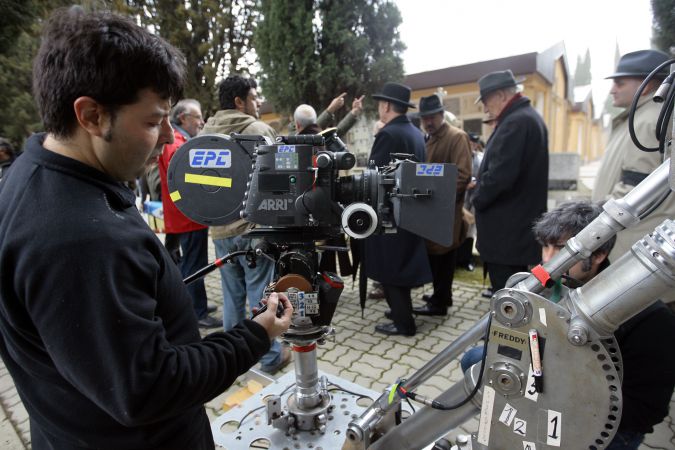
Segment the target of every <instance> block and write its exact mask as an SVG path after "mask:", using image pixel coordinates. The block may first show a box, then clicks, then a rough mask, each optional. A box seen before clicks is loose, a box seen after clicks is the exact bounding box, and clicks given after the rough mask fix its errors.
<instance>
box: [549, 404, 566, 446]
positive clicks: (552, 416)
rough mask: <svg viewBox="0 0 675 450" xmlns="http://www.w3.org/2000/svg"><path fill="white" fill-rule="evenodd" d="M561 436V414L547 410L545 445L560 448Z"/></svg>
mask: <svg viewBox="0 0 675 450" xmlns="http://www.w3.org/2000/svg"><path fill="white" fill-rule="evenodd" d="M561 434H562V414H560V413H559V412H558V411H553V410H552V409H549V410H548V433H546V444H547V445H553V446H555V447H560V435H561Z"/></svg>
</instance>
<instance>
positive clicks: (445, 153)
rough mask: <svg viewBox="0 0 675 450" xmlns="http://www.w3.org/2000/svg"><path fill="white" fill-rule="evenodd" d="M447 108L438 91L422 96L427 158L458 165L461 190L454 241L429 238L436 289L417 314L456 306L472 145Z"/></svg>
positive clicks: (441, 311) (456, 201) (434, 313)
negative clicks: (454, 295) (458, 258)
mask: <svg viewBox="0 0 675 450" xmlns="http://www.w3.org/2000/svg"><path fill="white" fill-rule="evenodd" d="M444 113H445V109H444V108H443V105H442V104H441V99H440V97H439V96H438V95H435V94H434V95H430V96H429V97H422V98H421V99H420V111H419V116H420V119H421V121H422V126H423V127H424V131H426V132H427V136H426V151H427V152H426V153H427V155H426V161H427V162H430V163H449V164H455V165H456V166H457V191H456V195H455V197H454V198H448V199H447V200H448V201H449V202H452V204H453V206H454V207H455V220H454V223H453V234H452V236H453V238H452V245H450V246H449V247H445V246H443V245H440V244H437V243H436V242H432V241H428V240H427V241H426V247H427V254H428V257H429V265H430V266H431V274H432V276H433V286H434V292H433V294H432V295H430V296H429V295H424V296H423V299H424V300H426V302H427V303H426V304H425V305H424V306H420V307H417V308H413V312H414V313H415V314H419V315H423V316H444V315H445V314H446V313H447V311H448V308H449V307H451V306H452V281H453V278H454V273H455V264H456V256H457V251H456V250H457V248H458V247H459V246H460V244H461V243H462V241H463V240H464V238H465V237H466V227H464V226H463V223H464V222H463V220H462V206H463V205H464V193H465V192H466V188H467V186H468V184H469V181H470V180H471V145H470V142H469V136H468V135H467V134H466V133H465V132H464V131H462V130H460V129H459V128H456V127H453V126H452V125H450V124H448V123H447V122H446V121H445V120H444V117H443V116H444Z"/></svg>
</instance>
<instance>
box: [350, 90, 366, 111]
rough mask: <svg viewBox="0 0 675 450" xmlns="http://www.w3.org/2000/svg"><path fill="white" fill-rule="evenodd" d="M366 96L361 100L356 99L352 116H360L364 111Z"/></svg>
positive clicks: (360, 98)
mask: <svg viewBox="0 0 675 450" xmlns="http://www.w3.org/2000/svg"><path fill="white" fill-rule="evenodd" d="M364 97H365V95H362V96H361V97H359V98H355V99H354V101H353V102H352V114H353V115H355V116H358V115H359V114H361V111H363V98H364Z"/></svg>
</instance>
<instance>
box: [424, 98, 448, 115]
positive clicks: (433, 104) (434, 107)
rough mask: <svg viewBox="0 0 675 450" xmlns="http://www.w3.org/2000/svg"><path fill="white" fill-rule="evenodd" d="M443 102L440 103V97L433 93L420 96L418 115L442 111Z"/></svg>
mask: <svg viewBox="0 0 675 450" xmlns="http://www.w3.org/2000/svg"><path fill="white" fill-rule="evenodd" d="M444 110H445V108H443V104H442V103H441V98H440V97H439V96H438V95H436V94H434V95H430V96H428V97H422V98H421V99H420V116H421V117H424V116H430V115H432V114H436V113H439V112H441V111H444Z"/></svg>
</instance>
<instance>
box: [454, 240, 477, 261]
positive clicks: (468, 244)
mask: <svg viewBox="0 0 675 450" xmlns="http://www.w3.org/2000/svg"><path fill="white" fill-rule="evenodd" d="M457 264H458V265H459V266H460V267H466V266H468V265H469V264H473V238H471V237H470V238H466V239H464V242H462V245H460V246H459V247H458V248H457Z"/></svg>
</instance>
